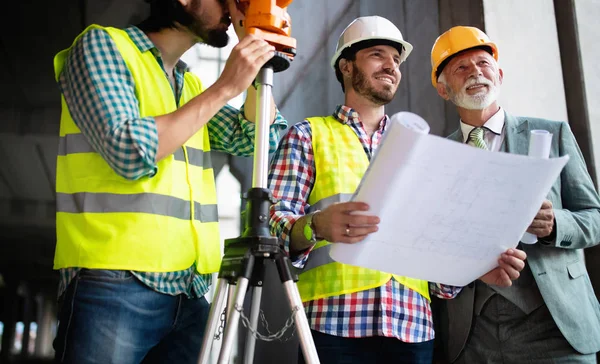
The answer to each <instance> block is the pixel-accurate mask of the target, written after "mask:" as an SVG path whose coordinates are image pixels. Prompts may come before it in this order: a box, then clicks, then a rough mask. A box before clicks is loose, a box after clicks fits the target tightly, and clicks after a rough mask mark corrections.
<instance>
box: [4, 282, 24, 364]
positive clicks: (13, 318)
mask: <svg viewBox="0 0 600 364" xmlns="http://www.w3.org/2000/svg"><path fill="white" fill-rule="evenodd" d="M5 279H6V286H5V288H4V290H3V291H4V292H3V296H4V312H3V313H2V322H3V323H4V332H3V333H2V350H1V351H0V363H7V362H9V360H10V357H11V350H12V348H13V345H14V342H15V330H16V324H17V313H18V303H19V300H18V295H17V287H18V284H19V282H18V281H17V280H12V279H9V277H5Z"/></svg>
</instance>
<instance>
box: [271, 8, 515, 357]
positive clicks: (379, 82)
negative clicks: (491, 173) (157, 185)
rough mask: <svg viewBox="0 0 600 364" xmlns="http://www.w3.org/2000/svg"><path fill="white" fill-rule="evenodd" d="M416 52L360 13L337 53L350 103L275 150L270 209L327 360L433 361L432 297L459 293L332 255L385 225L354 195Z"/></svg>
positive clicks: (390, 27)
mask: <svg viewBox="0 0 600 364" xmlns="http://www.w3.org/2000/svg"><path fill="white" fill-rule="evenodd" d="M411 50H412V45H411V44H410V43H408V42H407V41H405V40H404V39H403V37H402V34H401V32H400V30H399V29H398V28H397V27H396V26H395V25H394V24H393V23H391V22H390V21H389V20H387V19H385V18H382V17H379V16H367V17H360V18H357V19H355V20H354V21H353V22H352V23H350V25H348V27H346V29H345V30H344V31H343V33H342V34H341V36H340V37H339V41H338V44H337V48H336V51H335V54H334V55H333V57H332V60H331V66H332V68H333V69H334V70H335V73H336V77H337V79H338V81H339V82H340V84H341V86H342V90H343V91H344V96H345V97H344V104H343V105H338V106H337V107H336V108H335V110H334V112H333V113H332V114H330V115H328V116H319V117H310V118H307V119H306V120H304V121H301V122H299V123H297V124H295V125H294V126H293V127H292V128H291V129H290V130H289V132H288V133H287V134H286V136H285V137H284V138H283V140H282V142H281V144H280V145H279V148H278V149H277V152H276V153H275V155H274V157H273V163H272V166H271V172H270V174H269V184H270V188H271V190H272V191H273V196H274V197H275V198H277V199H278V200H279V201H278V202H277V203H276V204H275V205H274V206H273V208H272V210H271V230H272V232H273V233H274V235H277V236H278V237H280V238H281V239H282V240H283V241H284V243H285V245H286V247H287V248H288V249H289V251H290V255H291V258H292V260H293V261H294V265H295V266H296V267H298V268H299V269H300V280H299V282H298V290H299V292H300V295H301V297H302V301H303V302H304V306H305V310H306V314H307V316H308V321H309V324H310V326H311V329H312V336H313V338H314V342H315V346H316V349H317V352H318V355H319V359H320V361H321V363H328V364H336V363H386V364H387V363H411V364H416V363H431V359H432V353H433V337H434V332H433V321H432V319H431V309H430V305H429V301H430V295H436V296H439V297H443V298H452V297H454V296H455V295H456V293H457V292H458V291H459V290H460V287H449V286H444V285H440V284H433V283H431V284H430V283H429V282H427V281H422V280H418V279H413V278H408V277H400V276H395V275H394V276H393V275H391V274H388V273H384V272H380V271H375V270H370V269H364V268H360V267H355V266H350V265H346V264H340V263H337V262H334V261H333V260H332V259H331V258H330V257H329V250H330V248H331V243H330V242H335V243H340V244H353V243H357V242H359V241H361V240H363V239H364V238H365V237H366V236H367V235H368V234H370V233H372V232H374V231H376V230H377V224H378V223H379V218H378V217H377V216H371V215H370V214H368V213H367V214H356V212H361V211H362V212H366V211H367V210H368V208H369V207H368V206H367V205H366V204H364V203H360V202H349V201H348V200H349V199H350V197H351V196H352V193H354V191H355V190H356V188H357V186H358V184H359V182H360V180H361V177H362V176H363V174H364V173H365V171H366V169H367V167H368V166H369V162H370V160H371V157H372V156H373V154H374V153H375V151H376V149H377V147H378V145H379V143H380V141H381V137H382V135H383V133H384V132H385V130H386V128H387V126H388V125H389V118H388V116H387V115H386V114H385V105H386V104H388V103H389V102H390V101H392V99H393V98H394V96H395V94H396V91H397V89H398V85H399V84H400V79H401V77H402V74H401V72H400V66H401V64H402V62H403V61H404V60H405V59H406V58H407V57H408V56H409V54H410V52H411ZM506 259H507V261H508V263H506V265H505V267H506V271H509V273H507V272H506V271H505V270H504V268H498V269H496V270H493V271H492V272H490V273H488V274H487V275H486V277H485V278H484V279H486V281H488V282H494V283H498V282H500V284H510V278H509V276H511V275H514V274H516V275H517V276H518V270H519V268H522V267H523V266H524V263H523V259H524V254H523V255H522V256H520V257H518V256H517V257H514V256H512V255H511V256H510V257H508V256H507V257H506ZM511 263H512V264H514V265H517V266H518V268H513V267H512V264H511ZM424 264H426V262H424ZM509 265H511V266H510V267H509ZM519 265H520V266H519ZM503 278H504V279H503ZM502 282H503V283H502ZM300 362H301V363H302V362H303V358H302V357H300Z"/></svg>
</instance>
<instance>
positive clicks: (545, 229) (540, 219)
mask: <svg viewBox="0 0 600 364" xmlns="http://www.w3.org/2000/svg"><path fill="white" fill-rule="evenodd" d="M553 229H554V210H553V209H552V202H550V201H548V200H545V201H544V202H543V203H542V208H540V211H538V213H537V215H535V218H534V219H533V222H532V223H531V225H529V227H528V228H527V232H528V233H531V234H533V235H535V236H537V237H538V238H545V237H547V236H549V235H550V234H552V230H553Z"/></svg>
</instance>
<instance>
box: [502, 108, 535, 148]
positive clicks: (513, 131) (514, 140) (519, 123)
mask: <svg viewBox="0 0 600 364" xmlns="http://www.w3.org/2000/svg"><path fill="white" fill-rule="evenodd" d="M504 123H505V128H506V136H505V138H504V143H503V145H502V147H501V150H502V151H505V152H508V153H511V154H523V155H527V153H528V152H529V133H527V130H528V129H529V125H528V124H529V123H528V122H527V119H524V118H523V119H519V118H516V117H514V116H511V115H509V114H507V113H504Z"/></svg>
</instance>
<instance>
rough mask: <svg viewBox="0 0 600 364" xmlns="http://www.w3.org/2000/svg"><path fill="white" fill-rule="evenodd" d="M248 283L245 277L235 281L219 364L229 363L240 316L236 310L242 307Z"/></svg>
mask: <svg viewBox="0 0 600 364" xmlns="http://www.w3.org/2000/svg"><path fill="white" fill-rule="evenodd" d="M248 282H249V279H248V278H245V277H240V278H239V279H238V281H237V288H236V290H235V299H234V302H233V305H232V306H231V307H229V316H228V317H227V324H226V325H225V337H224V338H223V346H221V353H220V354H219V361H218V363H219V364H228V363H229V358H230V357H231V351H232V349H233V342H234V340H235V338H236V336H237V329H238V324H239V322H240V316H241V313H240V312H239V311H238V310H237V309H236V308H237V307H243V306H244V297H245V296H246V290H247V289H248Z"/></svg>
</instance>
